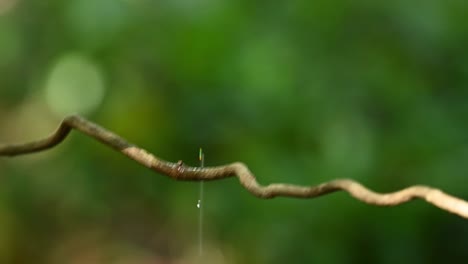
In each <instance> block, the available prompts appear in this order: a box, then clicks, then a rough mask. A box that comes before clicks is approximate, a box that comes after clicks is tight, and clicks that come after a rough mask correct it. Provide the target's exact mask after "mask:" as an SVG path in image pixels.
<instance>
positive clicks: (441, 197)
mask: <svg viewBox="0 0 468 264" xmlns="http://www.w3.org/2000/svg"><path fill="white" fill-rule="evenodd" d="M72 129H76V130H78V131H80V132H82V133H84V134H86V135H88V136H90V137H93V138H95V139H97V140H99V141H101V142H102V143H104V144H105V145H107V146H110V147H112V148H114V149H115V150H117V151H120V152H121V153H123V154H124V155H126V156H127V157H129V158H130V159H133V160H135V161H137V162H138V163H140V164H142V165H144V166H146V167H148V168H150V169H152V170H154V171H156V172H159V173H161V174H164V175H167V176H169V177H171V178H173V179H176V180H184V181H201V180H204V181H208V180H219V179H224V178H228V177H234V176H235V177H237V178H238V179H239V181H240V184H241V185H242V186H243V187H244V188H245V189H247V190H248V191H249V192H250V193H252V194H253V195H255V196H257V197H259V198H265V199H267V198H273V197H277V196H286V197H295V198H314V197H318V196H321V195H325V194H329V193H332V192H336V191H340V190H342V191H346V192H348V193H349V194H350V195H351V196H352V197H354V198H356V199H357V200H360V201H362V202H364V203H367V204H372V205H377V206H395V205H399V204H402V203H405V202H407V201H410V200H412V199H416V198H419V199H423V200H425V201H426V202H428V203H431V204H433V205H435V206H437V207H439V208H441V209H442V210H445V211H448V212H451V213H454V214H457V215H459V216H461V217H463V218H468V202H467V201H464V200H462V199H459V198H456V197H454V196H451V195H448V194H446V193H444V192H442V191H441V190H439V189H435V188H431V187H428V186H422V185H415V186H411V187H408V188H405V189H402V190H400V191H397V192H393V193H384V194H381V193H376V192H373V191H371V190H369V189H367V188H366V187H364V186H363V185H361V184H360V183H358V182H356V181H353V180H350V179H336V180H332V181H329V182H325V183H322V184H320V185H317V186H298V185H292V184H285V183H275V184H269V185H267V186H262V185H260V184H259V183H258V182H257V180H256V179H255V176H254V175H253V174H252V172H250V170H249V169H248V168H247V166H246V165H245V164H243V163H241V162H235V163H231V164H227V165H224V166H217V167H204V168H199V167H190V166H187V165H185V164H184V163H183V162H182V161H179V162H177V163H172V162H168V161H165V160H163V159H161V158H159V157H156V156H154V155H152V154H151V153H148V152H147V151H146V150H144V149H142V148H139V147H137V146H135V145H133V144H131V143H128V142H127V141H126V140H125V139H123V138H121V137H119V136H118V135H116V134H114V133H112V132H110V131H108V130H106V129H104V128H102V127H100V126H98V125H96V124H94V123H92V122H90V121H88V120H86V119H84V118H83V117H80V116H77V115H72V116H69V117H67V118H65V119H64V120H63V121H62V123H61V124H60V126H59V128H58V129H57V130H56V131H55V132H54V133H53V134H52V135H50V136H48V137H47V138H45V139H42V140H37V141H34V142H29V143H25V144H12V145H3V146H0V156H16V155H21V154H28V153H33V152H38V151H42V150H46V149H49V148H52V147H54V146H56V145H57V144H59V143H60V142H62V141H63V140H64V139H65V138H66V137H67V135H68V134H69V133H70V131H71V130H72Z"/></svg>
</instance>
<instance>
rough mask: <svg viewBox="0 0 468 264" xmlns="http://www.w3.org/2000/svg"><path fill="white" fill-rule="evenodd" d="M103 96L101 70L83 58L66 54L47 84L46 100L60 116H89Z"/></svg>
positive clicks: (55, 65)
mask: <svg viewBox="0 0 468 264" xmlns="http://www.w3.org/2000/svg"><path fill="white" fill-rule="evenodd" d="M103 96H104V81H103V77H102V74H101V73H100V71H99V69H98V67H97V66H96V65H95V64H94V63H93V62H91V61H90V60H89V59H87V58H86V57H84V56H81V55H79V54H67V55H64V56H63V57H61V58H59V59H58V61H57V62H56V63H55V64H54V66H53V67H52V70H51V72H50V74H49V77H48V80H47V83H46V100H47V103H48V105H49V106H50V108H51V109H52V111H53V112H55V113H56V114H58V115H67V114H70V113H81V114H84V113H89V112H91V111H93V110H94V109H96V108H97V107H98V106H99V104H100V103H101V101H102V98H103Z"/></svg>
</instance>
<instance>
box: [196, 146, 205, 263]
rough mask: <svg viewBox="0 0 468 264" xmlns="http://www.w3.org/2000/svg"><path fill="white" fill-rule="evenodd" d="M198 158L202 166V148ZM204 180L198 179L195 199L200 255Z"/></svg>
mask: <svg viewBox="0 0 468 264" xmlns="http://www.w3.org/2000/svg"><path fill="white" fill-rule="evenodd" d="M198 159H199V160H200V167H201V168H203V166H204V165H205V154H204V153H203V150H202V148H200V152H199V155H198ZM203 185H204V182H203V181H200V189H199V192H198V201H197V208H198V254H199V255H200V256H201V255H203V195H204V193H203V192H204V190H203Z"/></svg>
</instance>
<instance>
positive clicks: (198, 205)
mask: <svg viewBox="0 0 468 264" xmlns="http://www.w3.org/2000/svg"><path fill="white" fill-rule="evenodd" d="M200 207H201V200H198V202H197V208H200Z"/></svg>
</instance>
